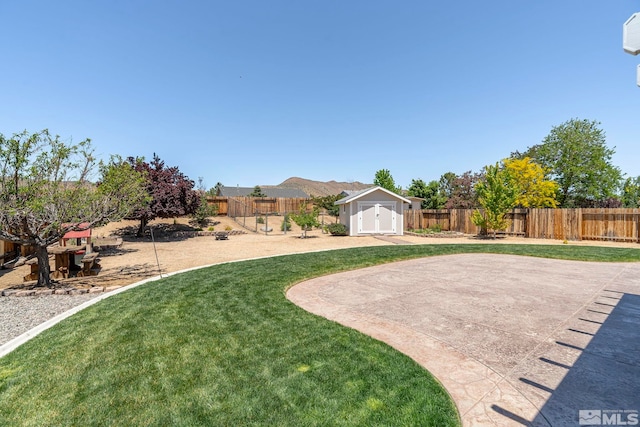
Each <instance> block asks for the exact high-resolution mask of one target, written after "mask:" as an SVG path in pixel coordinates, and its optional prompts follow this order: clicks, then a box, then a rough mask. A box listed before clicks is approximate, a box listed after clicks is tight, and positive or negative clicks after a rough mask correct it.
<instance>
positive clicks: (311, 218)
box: [291, 206, 320, 238]
mask: <svg viewBox="0 0 640 427" xmlns="http://www.w3.org/2000/svg"><path fill="white" fill-rule="evenodd" d="M318 215H320V210H319V209H318V207H317V206H314V207H313V209H312V210H311V211H307V209H306V206H301V207H300V211H298V213H297V214H291V219H292V220H293V222H295V223H296V224H298V226H299V227H300V228H301V229H302V237H303V238H306V237H307V231H309V230H312V229H313V228H314V227H320V221H318Z"/></svg>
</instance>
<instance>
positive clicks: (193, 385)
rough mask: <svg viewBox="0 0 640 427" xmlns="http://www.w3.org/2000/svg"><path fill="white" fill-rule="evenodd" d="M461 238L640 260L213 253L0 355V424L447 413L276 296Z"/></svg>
mask: <svg viewBox="0 0 640 427" xmlns="http://www.w3.org/2000/svg"><path fill="white" fill-rule="evenodd" d="M470 252H494V253H505V254H518V255H533V256H542V257H553V258H564V259H577V260H596V261H640V250H637V249H615V248H595V247H576V246H559V245H557V246H535V245H531V246H527V245H485V244H481V245H422V246H381V247H367V248H357V249H346V250H336V251H327V252H320V253H311V254H300V255H288V256H280V257H274V258H269V259H260V260H252V261H243V262H240V263H229V264H222V265H217V266H213V267H208V268H205V269H201V270H196V271H192V272H188V273H184V274H180V275H176V276H171V277H168V278H165V279H163V280H160V281H156V282H151V283H149V284H146V285H143V286H140V287H137V288H134V289H132V290H129V291H127V292H124V293H121V294H118V295H114V296H113V297H110V298H108V299H106V300H104V301H101V302H99V303H98V304H96V305H94V306H92V307H90V308H88V309H86V310H84V311H82V312H80V313H78V314H76V315H75V316H73V317H71V318H69V319H67V320H65V321H63V322H61V323H59V324H58V325H56V326H54V327H53V328H51V329H48V330H47V331H45V332H43V333H42V334H41V335H39V336H38V337H36V338H35V339H33V340H31V341H29V342H28V343H26V344H25V345H23V346H21V347H20V348H18V349H17V350H15V351H14V352H12V353H11V354H9V355H8V356H6V357H4V358H2V359H0V425H30V426H45V425H51V426H54V425H55V426H71V425H73V426H89V425H96V426H104V425H110V426H133V425H136V426H138V425H154V426H156V425H157V426H165V425H188V426H195V425H203V426H209V425H234V426H241V425H264V426H267V425H269V426H271V425H278V426H284V425H290V426H314V425H332V426H333V425H345V426H354V425H366V426H370V425H385V426H390V425H420V426H438V427H444V426H458V425H459V424H460V423H459V419H458V414H457V412H456V409H455V406H454V404H453V403H452V402H451V400H450V398H449V397H448V395H447V393H446V392H445V391H444V389H443V388H442V387H441V386H440V385H439V383H438V382H437V381H435V380H434V379H433V377H432V376H431V375H430V374H429V373H428V372H426V371H425V370H424V369H422V368H421V367H420V366H418V365H417V364H416V363H415V362H413V361H412V360H411V359H409V358H408V357H406V356H404V355H402V354H400V353H398V352H397V351H395V350H393V349H392V348H390V347H389V346H387V345H386V344H383V343H380V342H377V341H375V340H373V339H371V338H369V337H367V336H364V335H362V334H360V333H358V332H355V331H353V330H351V329H348V328H345V327H341V326H339V325H337V324H335V323H333V322H330V321H327V320H325V319H322V318H319V317H316V316H314V315H311V314H309V313H307V312H305V311H304V310H302V309H300V308H298V307H296V306H295V305H293V304H292V303H290V302H289V301H288V300H286V298H285V294H284V293H285V290H286V289H287V288H288V287H290V286H291V285H293V284H295V283H297V282H300V281H302V280H304V279H307V278H311V277H316V276H319V275H324V274H328V273H332V272H337V271H342V270H347V269H354V268H360V267H364V266H370V265H375V264H380V263H383V262H391V261H395V260H401V259H408V258H416V257H424V256H432V255H442V254H454V253H470Z"/></svg>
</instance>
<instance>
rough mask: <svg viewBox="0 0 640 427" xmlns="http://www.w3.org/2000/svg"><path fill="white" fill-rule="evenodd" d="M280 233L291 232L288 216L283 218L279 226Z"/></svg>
mask: <svg viewBox="0 0 640 427" xmlns="http://www.w3.org/2000/svg"><path fill="white" fill-rule="evenodd" d="M280 231H291V220H290V219H289V215H285V216H284V221H282V225H280Z"/></svg>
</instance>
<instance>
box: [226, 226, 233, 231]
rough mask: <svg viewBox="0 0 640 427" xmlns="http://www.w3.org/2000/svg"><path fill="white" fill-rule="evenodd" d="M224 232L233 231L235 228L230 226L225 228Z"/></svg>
mask: <svg viewBox="0 0 640 427" xmlns="http://www.w3.org/2000/svg"><path fill="white" fill-rule="evenodd" d="M224 230H225V231H231V230H233V227H232V226H230V225H227V226H226V227H225V228H224Z"/></svg>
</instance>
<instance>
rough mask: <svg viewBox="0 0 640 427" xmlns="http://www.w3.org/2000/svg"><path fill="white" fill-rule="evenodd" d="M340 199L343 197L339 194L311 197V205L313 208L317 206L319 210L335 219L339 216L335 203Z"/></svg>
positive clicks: (338, 207) (338, 209)
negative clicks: (324, 211)
mask: <svg viewBox="0 0 640 427" xmlns="http://www.w3.org/2000/svg"><path fill="white" fill-rule="evenodd" d="M342 197H343V196H342V195H340V194H335V195H329V196H322V197H314V196H311V203H313V205H314V206H317V207H319V208H320V209H324V210H326V211H327V214H329V215H331V216H332V217H335V218H336V219H337V218H338V217H339V216H340V206H338V205H336V204H335V202H336V201H337V200H340V199H341V198H342Z"/></svg>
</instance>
